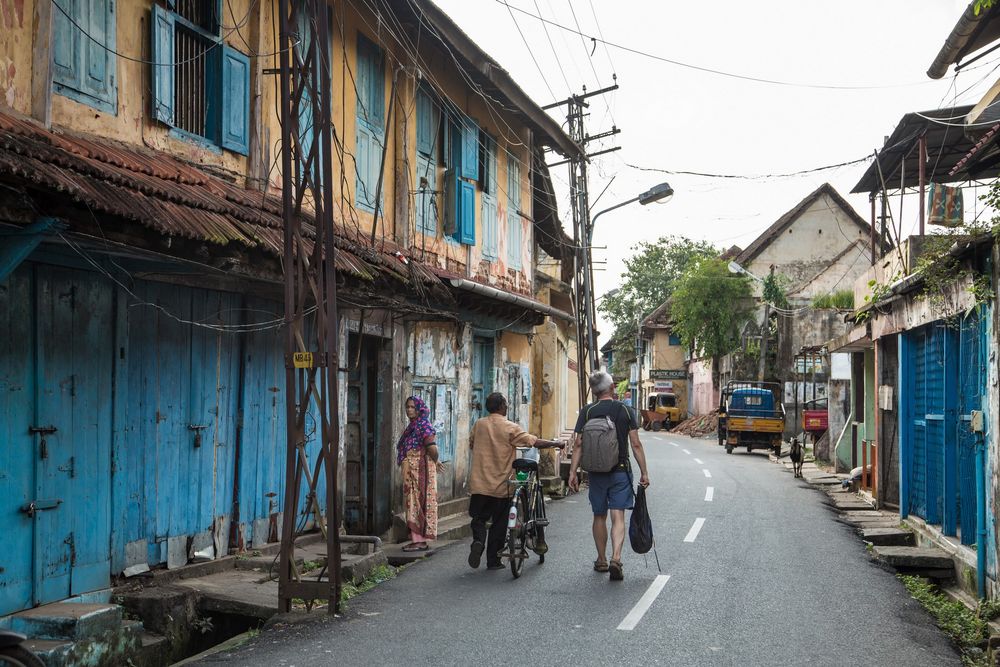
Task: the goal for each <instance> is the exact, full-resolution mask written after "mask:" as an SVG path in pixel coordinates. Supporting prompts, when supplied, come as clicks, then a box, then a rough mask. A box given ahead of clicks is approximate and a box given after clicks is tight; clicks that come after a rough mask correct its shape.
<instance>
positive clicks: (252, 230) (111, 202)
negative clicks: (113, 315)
mask: <svg viewBox="0 0 1000 667" xmlns="http://www.w3.org/2000/svg"><path fill="white" fill-rule="evenodd" d="M0 177H2V178H5V179H7V180H14V181H20V182H21V183H24V184H26V185H30V187H31V188H32V189H37V190H49V191H52V192H57V193H61V194H62V195H64V196H67V197H69V198H70V199H71V200H72V201H73V202H74V203H75V204H77V205H82V206H85V207H87V208H89V209H90V210H92V211H94V212H100V213H104V214H107V215H112V216H117V217H120V218H123V219H125V220H133V221H135V222H137V223H139V224H141V225H143V226H144V227H146V228H148V229H151V230H154V231H156V232H158V233H160V234H163V235H165V236H177V237H183V238H188V239H195V240H200V241H205V242H208V243H212V244H216V245H219V246H226V245H229V244H237V245H239V246H243V247H245V248H259V249H261V250H262V251H264V252H265V253H267V254H270V255H273V256H276V257H281V255H282V254H283V247H284V232H283V224H282V217H281V199H280V197H278V196H275V195H273V194H264V193H261V192H257V191H253V190H247V189H245V188H242V187H240V186H238V185H236V184H234V183H230V182H229V181H226V180H225V179H222V178H219V177H217V176H214V175H212V174H210V173H208V172H207V171H205V170H203V169H199V168H197V167H195V166H192V165H190V164H187V163H185V162H183V161H181V160H178V159H177V158H175V157H173V156H171V155H169V154H168V153H164V152H161V151H155V150H152V149H147V148H140V147H135V146H127V145H125V144H121V143H118V142H114V141H111V140H108V139H103V138H97V137H92V136H88V135H84V134H80V133H76V132H70V131H68V130H47V129H45V128H43V127H41V126H39V125H37V124H36V123H35V122H33V121H31V120H29V119H27V118H23V117H20V116H16V115H14V114H12V113H10V112H6V111H0ZM302 227H303V234H304V236H305V237H306V244H307V245H308V244H310V242H311V239H312V238H314V228H313V220H312V218H311V217H310V216H304V220H303V225H302ZM335 244H336V247H337V249H338V252H337V258H336V265H337V269H338V270H339V271H343V272H345V273H349V274H351V275H353V276H355V277H356V278H360V279H362V280H373V279H374V278H375V277H376V276H378V275H380V274H385V275H391V276H393V277H395V278H397V279H399V280H401V281H403V282H410V281H412V280H418V281H421V282H426V283H438V282H439V281H438V278H437V277H436V276H435V275H434V274H433V273H432V272H431V271H430V270H429V268H428V267H427V266H425V265H423V264H422V263H420V262H416V261H414V260H412V259H410V261H409V262H408V263H405V264H404V263H403V262H400V261H399V260H398V259H397V257H396V255H395V253H396V252H397V251H400V250H401V249H400V248H399V247H398V246H396V245H395V244H394V243H392V242H391V241H385V242H383V241H380V242H379V243H378V246H377V248H373V247H371V246H370V245H369V244H368V243H367V242H366V241H360V242H359V241H354V240H351V238H350V237H349V236H348V234H347V233H346V232H345V231H344V229H343V228H339V227H338V229H337V230H336V237H335Z"/></svg>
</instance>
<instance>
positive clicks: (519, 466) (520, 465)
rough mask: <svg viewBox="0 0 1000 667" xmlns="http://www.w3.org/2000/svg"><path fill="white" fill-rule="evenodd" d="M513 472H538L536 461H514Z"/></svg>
mask: <svg viewBox="0 0 1000 667" xmlns="http://www.w3.org/2000/svg"><path fill="white" fill-rule="evenodd" d="M514 470H526V471H529V472H537V471H538V461H535V460H534V459H524V458H522V459H514Z"/></svg>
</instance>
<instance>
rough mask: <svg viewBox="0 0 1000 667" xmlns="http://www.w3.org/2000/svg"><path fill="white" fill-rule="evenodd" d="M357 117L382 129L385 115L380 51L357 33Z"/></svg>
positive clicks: (371, 42)
mask: <svg viewBox="0 0 1000 667" xmlns="http://www.w3.org/2000/svg"><path fill="white" fill-rule="evenodd" d="M357 53H358V65H357V70H358V72H357V80H356V84H357V90H358V102H357V115H358V118H362V119H364V120H365V121H367V122H368V123H369V124H370V125H372V126H373V127H379V128H380V127H382V125H383V123H384V121H383V119H382V117H383V116H384V114H385V71H384V69H383V67H382V49H380V48H379V47H378V45H377V44H375V43H374V42H373V41H371V40H370V39H368V38H367V37H366V36H365V35H363V34H362V33H358V49H357Z"/></svg>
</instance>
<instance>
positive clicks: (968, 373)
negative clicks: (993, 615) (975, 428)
mask: <svg viewBox="0 0 1000 667" xmlns="http://www.w3.org/2000/svg"><path fill="white" fill-rule="evenodd" d="M984 326H985V325H984V322H983V320H982V316H981V314H980V310H979V309H978V308H977V309H975V310H973V311H972V312H971V313H969V314H968V315H967V316H966V317H964V318H962V319H959V320H956V321H955V322H936V323H934V324H930V325H927V326H924V327H921V328H919V329H915V330H913V331H909V332H906V333H905V334H903V341H904V345H903V347H902V348H901V350H900V363H901V365H902V367H901V375H900V392H901V393H900V398H901V401H900V408H901V410H903V414H901V416H900V423H901V425H902V430H901V432H900V447H901V450H900V451H901V456H902V460H903V461H904V464H905V467H904V469H903V471H902V477H903V479H902V489H901V491H902V494H901V495H902V496H903V505H904V506H903V508H902V509H903V513H904V514H908V513H911V512H912V513H913V514H916V515H918V516H921V517H923V518H924V519H925V520H926V521H927V522H928V523H932V524H937V523H940V524H941V528H942V532H943V533H944V534H945V535H961V539H962V543H963V544H973V543H975V541H976V535H975V532H976V475H975V447H976V437H977V436H976V434H973V433H972V432H971V430H970V419H971V413H972V411H973V410H981V409H982V408H983V394H984V392H985V382H986V362H985V359H984V348H985V342H984Z"/></svg>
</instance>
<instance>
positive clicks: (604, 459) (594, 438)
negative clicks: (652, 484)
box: [569, 371, 649, 581]
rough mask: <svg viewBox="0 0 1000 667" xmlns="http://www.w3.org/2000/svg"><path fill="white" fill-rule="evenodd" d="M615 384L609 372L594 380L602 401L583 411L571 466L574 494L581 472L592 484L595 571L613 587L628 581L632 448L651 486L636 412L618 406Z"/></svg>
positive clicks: (642, 476)
mask: <svg viewBox="0 0 1000 667" xmlns="http://www.w3.org/2000/svg"><path fill="white" fill-rule="evenodd" d="M613 390H614V380H612V378H611V376H610V375H608V374H607V373H606V372H604V371H597V372H596V373H593V374H592V375H591V376H590V392H591V394H592V395H593V396H594V397H595V398H596V399H597V400H595V401H594V402H593V403H591V404H589V405H586V406H584V408H583V409H582V410H581V411H580V416H579V417H577V420H576V429H575V431H576V444H575V445H574V447H573V459H572V462H571V463H570V472H569V488H570V489H571V490H573V491H578V490H579V488H580V482H579V480H578V479H577V476H576V470H577V468H578V467H579V468H582V469H583V470H585V471H587V473H588V476H589V478H590V494H589V495H590V505H591V508H592V509H593V511H594V524H593V533H594V545H595V546H596V547H597V560H595V561H594V570H596V571H597V572H610V577H611V580H612V581H621V580H622V579H623V578H624V573H623V570H622V547H623V546H624V544H625V510H627V509H632V503H633V499H634V492H633V490H632V467H631V462H630V460H629V455H628V450H629V445H630V444H631V446H632V452H633V453H634V454H635V460H636V462H637V463H638V464H639V475H640V476H639V484H640V485H642V486H649V474H648V473H647V469H646V454H645V452H644V451H643V449H642V443H641V442H640V441H639V422H638V419H637V418H636V413H635V411H633V410H632V408H630V407H628V406H627V405H625V404H623V403H621V402H619V401H616V400H614V397H613V395H612V392H613ZM609 512H610V513H611V559H610V560H606V559H605V557H606V554H607V545H608V513H609Z"/></svg>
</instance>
